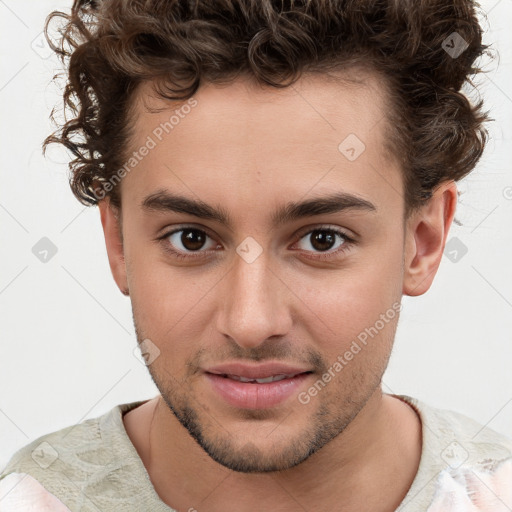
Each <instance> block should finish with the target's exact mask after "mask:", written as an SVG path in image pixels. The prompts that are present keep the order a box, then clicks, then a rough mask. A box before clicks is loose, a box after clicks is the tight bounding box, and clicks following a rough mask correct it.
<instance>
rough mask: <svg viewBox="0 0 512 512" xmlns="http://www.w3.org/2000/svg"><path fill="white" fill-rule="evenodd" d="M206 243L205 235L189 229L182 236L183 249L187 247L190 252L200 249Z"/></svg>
mask: <svg viewBox="0 0 512 512" xmlns="http://www.w3.org/2000/svg"><path fill="white" fill-rule="evenodd" d="M204 241H205V240H204V235H203V234H202V233H200V232H199V231H195V230H191V229H188V230H184V231H183V234H182V235H181V243H182V244H183V247H186V248H187V249H188V250H189V251H195V250H197V249H200V248H201V247H202V246H203V244H204Z"/></svg>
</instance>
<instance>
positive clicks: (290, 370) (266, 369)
mask: <svg viewBox="0 0 512 512" xmlns="http://www.w3.org/2000/svg"><path fill="white" fill-rule="evenodd" d="M310 371H312V370H310V369H309V368H302V367H300V366H292V365H288V364H283V363H278V362H275V363H264V364H258V365H249V364H243V363H225V364H219V365H216V366H211V367H210V368H206V369H205V372H207V373H217V374H220V375H237V376H239V377H245V378H246V379H265V378H267V377H273V376H275V375H297V374H299V373H304V372H310Z"/></svg>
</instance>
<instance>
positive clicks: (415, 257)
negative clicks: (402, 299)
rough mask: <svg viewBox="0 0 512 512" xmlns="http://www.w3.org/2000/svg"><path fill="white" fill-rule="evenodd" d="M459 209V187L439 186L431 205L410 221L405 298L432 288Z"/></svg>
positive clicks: (454, 185)
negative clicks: (449, 232)
mask: <svg viewBox="0 0 512 512" xmlns="http://www.w3.org/2000/svg"><path fill="white" fill-rule="evenodd" d="M456 206H457V185H456V183H455V182H454V181H453V180H450V181H448V182H443V183H442V184H441V185H439V186H438V187H437V188H436V189H435V190H434V193H433V195H432V197H431V198H430V199H429V201H428V203H427V204H425V205H424V206H422V207H421V208H420V209H419V210H418V211H416V212H414V213H413V214H412V215H411V217H410V218H409V219H408V220H407V223H406V233H405V250H404V282H403V291H402V293H403V294H404V295H410V296H416V295H422V294H424V293H425V292H426V291H427V290H428V289H429V288H430V286H431V284H432V282H433V280H434V277H435V275H436V273H437V270H438V268H439V265H440V263H441V259H442V257H443V251H444V247H445V244H446V238H447V236H448V231H449V229H450V226H451V223H452V221H453V217H454V215H455V209H456Z"/></svg>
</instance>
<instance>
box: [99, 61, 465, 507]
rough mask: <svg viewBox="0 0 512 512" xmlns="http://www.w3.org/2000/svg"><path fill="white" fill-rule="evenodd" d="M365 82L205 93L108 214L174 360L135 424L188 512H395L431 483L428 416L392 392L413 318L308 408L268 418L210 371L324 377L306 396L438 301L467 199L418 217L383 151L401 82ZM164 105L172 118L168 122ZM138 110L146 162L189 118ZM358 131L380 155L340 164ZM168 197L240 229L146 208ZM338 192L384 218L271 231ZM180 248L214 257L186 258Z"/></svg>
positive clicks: (440, 197) (365, 75) (147, 330)
mask: <svg viewBox="0 0 512 512" xmlns="http://www.w3.org/2000/svg"><path fill="white" fill-rule="evenodd" d="M356 74H357V77H358V79H359V80H363V83H360V84H358V85H357V86H356V85H354V84H353V83H348V82H347V83H345V82H343V83H336V82H334V81H333V80H327V79H326V78H325V77H322V76H315V75H303V76H302V77H301V78H300V79H299V81H298V82H296V83H295V84H294V85H293V87H287V88H285V89H275V88H266V87H260V86H256V85H254V84H253V83H252V82H250V81H249V80H247V79H244V78H238V79H237V80H236V81H235V82H233V83H231V84H229V85H224V86H222V87H219V86H215V85H212V84H207V85H204V86H202V87H201V88H200V90H199V91H198V92H197V94H195V95H194V98H195V99H196V100H197V102H198V104H197V106H196V107H194V108H193V109H192V110H191V112H190V113H188V114H187V115H186V116H184V118H183V119H181V120H180V122H179V124H177V125H176V126H175V127H174V129H173V130H172V131H171V132H170V133H169V134H166V135H165V136H164V138H163V139H162V141H161V142H159V143H158V144H157V145H156V147H155V148H154V149H152V150H151V151H150V152H149V154H148V155H147V156H145V157H144V158H143V159H142V161H141V162H140V163H139V164H138V165H137V167H136V168H135V169H134V170H132V171H131V172H130V173H129V174H127V175H126V176H125V178H123V181H122V182H121V185H120V186H121V197H122V204H123V207H122V211H120V212H118V211H116V210H115V208H113V207H112V206H111V205H110V204H109V202H108V199H105V200H103V201H101V202H100V203H99V206H100V212H101V222H102V225H103V229H104V234H105V241H106V246H107V252H108V257H109V263H110V267H111V270H112V273H113V276H114V279H115V281H116V283H117V285H118V286H119V288H120V289H121V290H129V294H130V298H131V302H132V308H133V318H134V324H135V329H136V334H137V338H138V341H139V343H140V342H142V341H143V340H145V339H150V340H151V342H152V343H153V344H154V346H156V347H158V349H159V351H160V354H159V356H158V357H157V358H156V359H155V360H154V361H153V362H152V364H150V365H149V366H148V369H149V371H150V374H151V376H152V378H153V380H154V382H155V383H156V385H157V387H158V389H159V391H160V395H158V396H157V397H155V398H154V399H152V400H149V401H147V402H146V403H144V404H143V405H142V406H140V407H138V408H136V409H134V410H133V411H131V412H129V413H128V414H126V415H125V416H124V424H125V427H126V430H127V433H128V435H129V437H130V439H131V441H132V442H133V444H134V446H135V448H136V449H137V451H138V453H139V454H140V456H141V459H142V461H143V463H144V465H145V467H146V469H147V471H148V473H149V475H150V478H151V481H152V483H153V486H154V488H155V490H156V492H157V493H158V494H159V496H160V498H161V499H162V500H163V501H164V502H165V503H167V504H168V505H169V506H170V507H172V508H175V509H176V510H178V511H188V510H194V509H196V510H197V511H199V512H203V511H205V512H217V511H219V512H220V511H225V510H233V506H234V504H236V509H237V510H239V511H247V512H249V511H251V512H252V511H254V510H255V508H254V506H255V503H257V504H258V505H257V507H258V508H257V509H258V510H270V509H272V510H278V511H282V512H288V511H290V512H291V511H293V512H296V510H301V509H304V510H317V511H327V510H343V511H346V512H352V511H354V512H355V511H360V510H375V511H382V512H386V511H394V510H395V509H396V507H397V506H398V505H399V504H400V502H401V501H402V499H403V498H404V497H405V495H406V493H407V490H408V489H409V487H410V485H411V483H412V481H413V479H414V476H415V474H416V472H417V469H418V465H419V460H420V456H421V442H422V436H421V423H420V420H419V418H418V416H417V414H416V412H415V411H414V410H413V409H412V408H411V407H410V406H409V405H407V404H406V403H404V402H402V401H401V400H399V399H397V398H396V397H394V396H391V395H388V394H383V393H382V390H381V378H382V375H383V373H384V371H385V369H386V366H387V363H388V359H389V356H390V353H391V349H392V346H393V340H394V337H395V330H396V326H397V322H398V318H399V315H398V314H397V315H396V316H394V318H393V319H392V320H391V321H389V322H388V323H386V324H385V326H384V328H382V329H381V330H380V331H379V332H378V335H376V336H374V337H373V338H372V339H371V340H370V341H369V342H368V344H367V346H365V347H364V348H363V349H362V350H361V351H360V352H359V353H358V354H357V355H356V356H354V358H353V359H352V360H351V361H350V362H349V363H348V364H347V365H346V366H345V367H344V368H343V370H342V371H340V372H338V373H337V374H336V377H335V378H333V379H332V380H331V381H330V382H329V383H328V384H327V385H326V386H325V387H324V388H323V389H322V390H321V391H320V392H319V393H318V394H317V395H316V396H314V397H311V400H310V401H309V402H308V403H307V404H303V403H300V401H299V400H298V399H297V396H295V395H294V396H292V397H291V398H290V399H287V400H286V401H285V402H284V403H283V404H281V405H279V406H277V407H274V408H272V409H268V410H258V411H256V410H250V411H248V410H242V409H239V408H235V407H232V406H230V405H228V404H226V403H225V402H224V401H222V399H221V398H219V397H218V396H217V395H216V394H215V393H214V392H213V391H212V389H211V387H210V385H209V382H208V381H207V379H206V378H205V377H204V376H203V375H202V374H201V372H200V368H206V367H208V366H210V365H214V364H219V363H223V362H228V361H229V362H231V361H243V362H249V363H250V362H253V361H255V360H256V361H271V360H272V361H281V362H286V363H290V364H294V363H296V364H298V365H306V366H308V367H310V368H311V369H312V370H313V371H314V374H313V375H311V376H310V378H309V379H308V381H307V382H306V383H304V385H303V387H302V388H301V391H307V389H308V388H309V387H310V386H312V385H313V384H314V382H315V381H317V380H318V379H319V378H320V377H321V376H322V374H323V373H324V372H325V371H326V369H327V368H329V367H331V366H332V365H333V364H334V362H335V361H336V360H337V357H338V356H339V355H343V354H344V353H345V352H346V351H347V350H348V349H349V347H350V344H351V343H352V341H353V340H355V339H356V338H357V336H358V334H360V333H361V332H363V331H364V330H365V328H368V327H370V326H373V325H375V322H376V321H377V320H378V319H379V318H380V315H381V314H384V313H386V312H387V311H389V310H390V308H391V307H392V305H393V304H396V303H397V302H398V303H399V302H400V300H401V297H402V295H403V294H405V295H411V296H413V295H421V294H423V293H425V292H426V291H427V290H428V289H429V287H430V285H431V283H432V281H433V279H434V276H435V274H436V271H437V269H438V266H439V264H440V261H441V258H442V253H443V248H444V245H445V243H446V237H447V234H448V230H449V227H450V225H451V222H452V220H453V216H454V213H455V206H456V199H457V191H456V185H455V183H454V182H453V181H449V182H445V183H442V184H441V185H440V186H439V187H438V188H437V189H436V190H435V191H434V195H433V197H432V199H431V200H430V201H429V202H428V203H427V204H426V205H425V206H424V207H422V208H421V209H419V210H417V211H414V212H413V213H412V214H411V215H410V216H409V217H408V218H405V216H404V211H405V210H404V208H405V204H404V189H403V177H402V172H401V169H400V167H399V165H398V163H397V162H395V161H394V160H393V159H392V158H388V157H387V156H386V153H385V152H384V150H383V141H384V135H385V133H386V130H388V127H387V125H386V115H385V113H386V109H387V107H386V103H385V99H386V96H385V94H386V91H385V89H384V88H383V82H382V79H379V77H378V76H377V75H375V74H373V73H372V72H370V71H363V70H359V71H357V72H356V71H352V74H351V76H352V77H355V76H356ZM347 76H348V75H347ZM145 104H147V105H150V106H152V107H155V106H158V107H162V108H163V110H162V111H161V112H159V113H149V112H147V110H146V109H145V108H144V105H145ZM134 107H135V110H134V112H135V131H134V133H133V137H132V140H131V143H130V144H131V148H132V150H135V149H136V148H139V147H140V146H141V145H143V144H144V141H145V140H146V138H147V136H148V135H150V134H151V133H152V132H153V130H154V129H155V127H157V126H158V125H159V124H160V123H161V122H165V121H167V120H168V119H169V116H170V114H171V113H173V111H174V110H175V109H176V108H178V107H179V106H177V105H176V104H173V103H172V102H169V101H164V100H161V99H158V98H157V96H156V95H155V94H153V93H152V90H151V84H149V83H146V84H144V85H143V86H142V87H141V88H140V90H139V91H138V96H137V98H136V101H135V104H134ZM350 133H353V134H356V135H357V137H358V138H359V139H360V140H362V141H364V144H365V146H366V149H365V151H364V152H363V153H362V154H361V155H360V156H359V157H358V158H357V159H356V160H354V161H349V160H348V159H347V158H345V156H344V155H343V154H342V153H341V152H340V151H339V150H338V145H339V144H340V142H342V141H343V140H344V139H345V137H346V136H347V135H348V134H350ZM162 188H165V189H167V190H169V191H172V192H173V193H176V194H180V195H184V196H187V197H188V198H191V199H196V200H197V199H200V200H202V201H204V202H206V203H208V204H210V205H212V206H217V205H222V206H223V208H224V209H225V210H226V212H227V213H228V214H229V216H230V217H231V220H232V224H231V225H230V226H226V225H223V224H221V223H219V222H218V221H216V220H211V219H203V218H197V217H195V216H192V215H189V214H184V213H176V212H172V211H167V212H162V211H158V212H146V211H143V209H142V208H141V202H142V201H143V199H144V198H145V197H147V196H148V195H150V194H152V193H154V192H155V191H157V190H159V189H162ZM334 191H340V192H347V193H350V194H353V195H356V196H358V197H360V198H363V199H365V200H367V201H370V202H371V203H372V204H373V205H374V206H375V208H376V209H375V211H366V210H352V211H341V212H337V213H330V214H321V215H315V216H309V217H306V218H300V219H296V220H293V221H290V222H287V223H284V224H281V225H278V226H275V227H273V226H272V224H271V215H272V213H273V212H274V210H275V209H277V208H279V207H280V206H282V205H284V204H286V203H288V202H290V201H300V200H304V199H308V198H313V197H320V196H323V195H326V194H330V193H332V192H334ZM187 227H193V228H196V229H200V230H203V232H205V233H206V234H207V235H208V236H207V238H206V239H205V241H204V244H203V246H202V247H201V244H200V243H199V244H197V239H195V243H196V246H194V245H188V246H187V245H184V244H183V240H182V239H181V237H180V235H181V234H182V233H178V235H173V236H172V237H170V236H169V237H167V238H165V239H163V240H161V241H155V239H156V238H157V237H159V236H162V235H165V234H166V233H169V232H170V231H171V230H172V228H174V229H178V228H187ZM326 228H331V229H339V230H342V231H345V232H346V233H347V234H352V235H355V239H356V243H354V244H352V245H350V246H347V245H346V244H347V242H346V240H344V238H343V237H336V238H335V242H333V243H332V244H331V246H332V248H329V246H328V247H327V248H326V249H325V250H324V251H322V249H321V247H320V249H319V248H318V245H315V243H314V240H313V236H312V235H313V234H314V233H311V231H314V229H326ZM194 233H195V234H196V235H197V232H193V234H194ZM322 233H324V232H322ZM248 236H251V237H252V238H254V239H255V240H256V241H257V242H258V244H259V245H260V246H261V249H262V253H261V255H260V256H259V257H258V258H256V259H255V260H254V261H253V262H251V263H248V262H247V261H245V260H244V259H243V258H242V257H240V256H239V255H238V253H237V252H236V248H237V247H238V246H239V245H240V244H241V243H242V241H244V239H245V238H246V237H248ZM166 244H167V245H166ZM173 244H174V245H173ZM342 244H345V245H342ZM166 246H167V247H168V246H171V247H173V248H174V249H175V250H177V251H181V252H182V253H184V254H188V255H189V256H190V255H191V254H192V256H194V255H195V257H188V259H187V258H186V259H178V258H177V257H176V256H173V255H171V254H170V253H169V252H167V251H166V250H165V247H166ZM191 247H192V249H191ZM194 247H199V249H196V250H195V252H194ZM343 247H345V250H344V251H343V252H340V248H343ZM198 251H199V252H198ZM336 251H338V252H336ZM326 253H327V254H328V256H329V257H328V259H324V260H322V259H320V257H319V256H321V255H322V254H323V255H324V256H326ZM329 253H330V254H329ZM198 255H199V256H198ZM383 468H385V471H383Z"/></svg>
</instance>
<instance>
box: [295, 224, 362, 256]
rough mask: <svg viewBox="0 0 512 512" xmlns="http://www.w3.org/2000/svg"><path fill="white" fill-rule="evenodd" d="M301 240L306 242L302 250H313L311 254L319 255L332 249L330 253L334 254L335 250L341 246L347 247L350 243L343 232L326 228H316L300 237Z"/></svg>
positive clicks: (349, 239)
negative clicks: (317, 253) (316, 253)
mask: <svg viewBox="0 0 512 512" xmlns="http://www.w3.org/2000/svg"><path fill="white" fill-rule="evenodd" d="M336 238H338V241H336ZM301 240H306V241H307V243H306V244H305V245H306V247H305V248H303V249H304V250H306V251H310V250H313V252H317V251H318V252H321V253H322V252H326V251H331V249H334V250H333V251H331V252H336V249H338V248H339V247H341V246H342V245H349V243H350V242H351V241H352V239H351V238H349V237H348V236H347V235H346V234H345V233H344V232H343V231H338V230H336V229H327V228H317V229H313V230H311V231H308V232H307V233H306V234H305V235H304V236H302V238H301ZM299 245H300V242H299ZM308 246H309V247H308ZM311 248H312V249H311Z"/></svg>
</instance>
